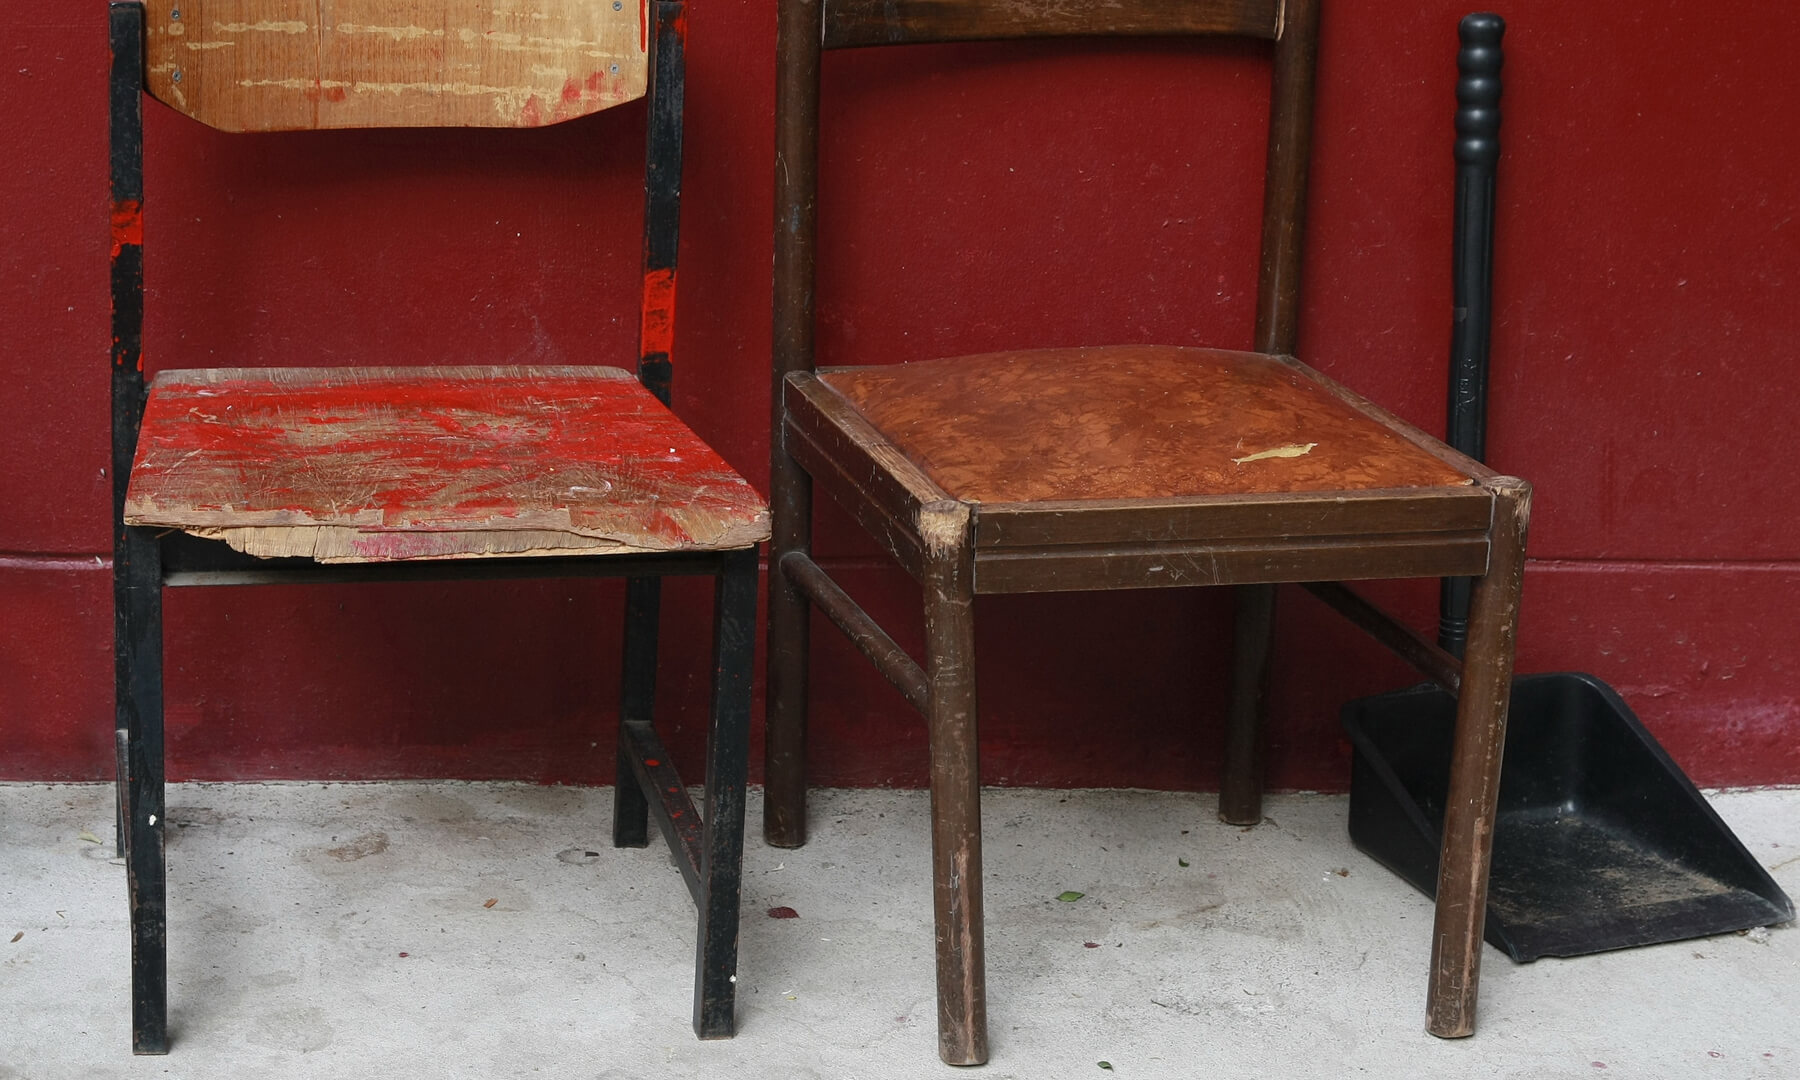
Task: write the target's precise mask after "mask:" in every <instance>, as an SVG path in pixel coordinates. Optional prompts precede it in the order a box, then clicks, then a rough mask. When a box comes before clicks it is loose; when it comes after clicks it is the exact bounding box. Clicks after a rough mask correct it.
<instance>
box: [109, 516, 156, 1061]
mask: <svg viewBox="0 0 1800 1080" xmlns="http://www.w3.org/2000/svg"><path fill="white" fill-rule="evenodd" d="M121 550H123V551H124V552H125V553H126V558H125V560H124V562H125V565H124V566H122V567H118V566H115V568H114V582H115V590H116V591H115V596H114V600H115V603H117V605H118V607H119V612H118V616H119V617H118V618H117V619H116V620H115V631H116V633H117V639H116V642H115V647H116V648H117V649H118V650H119V662H118V665H117V677H118V685H117V692H118V694H119V698H120V700H121V701H122V702H123V703H124V709H123V710H122V711H123V712H124V713H125V722H126V727H125V730H126V778H125V789H126V790H125V814H124V816H125V830H124V833H125V881H126V895H127V899H128V901H129V903H130V905H131V1049H132V1052H133V1053H136V1054H166V1053H168V1052H169V1022H168V1021H169V1004H168V1003H169V978H168V890H167V880H168V875H167V864H166V863H165V862H164V857H163V828H164V822H163V814H164V807H163V687H162V678H163V672H162V560H161V552H160V551H159V550H158V542H157V540H156V539H155V538H154V537H153V536H151V535H149V534H148V533H146V532H144V531H143V530H140V529H129V530H127V536H126V539H125V542H124V544H122V545H121Z"/></svg>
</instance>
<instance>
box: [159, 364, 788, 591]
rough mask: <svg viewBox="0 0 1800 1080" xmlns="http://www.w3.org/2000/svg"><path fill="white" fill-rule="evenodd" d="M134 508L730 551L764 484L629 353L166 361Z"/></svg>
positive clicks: (388, 533)
mask: <svg viewBox="0 0 1800 1080" xmlns="http://www.w3.org/2000/svg"><path fill="white" fill-rule="evenodd" d="M125 517H126V521H127V522H129V523H130V524H133V525H148V526H159V525H160V526H168V527H170V528H176V529H182V530H185V531H187V532H191V533H195V534H197V535H202V536H211V537H215V538H218V539H222V540H225V541H227V542H229V543H230V544H231V545H232V546H233V547H236V548H238V549H239V550H241V551H247V552H249V553H251V554H254V555H262V556H284V555H299V556H310V557H313V558H316V559H318V560H320V561H321V562H376V561H388V560H399V559H419V558H454V557H468V556H483V555H496V556H501V555H523V554H530V555H547V554H601V553H606V552H639V551H673V550H724V549H730V548H741V547H748V546H750V545H752V544H755V543H757V542H759V541H761V540H764V539H766V538H767V537H768V535H769V528H768V511H767V510H766V509H765V508H764V507H763V504H762V501H761V499H760V498H758V496H757V494H756V492H755V491H754V490H753V489H752V488H751V487H750V485H749V484H748V483H747V482H746V481H745V480H744V479H743V478H742V477H740V476H738V475H737V474H736V473H735V472H733V471H732V470H731V467H730V466H729V465H727V464H726V463H725V461H724V460H723V459H722V458H720V457H719V456H718V454H716V453H715V452H713V451H712V450H711V449H710V448H708V447H707V446H706V444H705V443H703V442H701V441H700V439H699V438H698V437H697V436H696V435H694V434H693V432H691V431H689V430H688V429H687V427H686V426H684V425H683V424H682V423H681V421H679V420H678V419H676V417H675V415H674V414H673V413H671V412H670V411H669V410H668V409H667V408H666V407H664V406H663V405H662V404H661V403H660V402H658V401H657V400H656V399H655V398H653V397H652V396H651V395H650V393H649V392H648V391H647V390H645V389H644V388H643V387H642V386H641V385H639V384H638V382H637V381H636V379H635V378H633V377H632V376H631V375H630V374H628V373H627V372H624V371H621V370H619V369H617V368H591V367H555V368H499V367H494V368H398V369H378V368H376V369H367V368H365V369H349V368H313V369H296V368H268V369H255V370H231V369H215V370H206V371H165V372H163V373H161V374H160V375H158V376H157V379H156V382H155V384H154V385H153V386H152V388H151V393H150V400H149V403H148V404H147V405H146V407H145V414H144V426H143V432H142V434H141V436H140V437H139V440H138V448H137V457H136V462H135V464H134V466H133V469H132V477H131V489H130V492H129V494H128V496H127V498H126V508H125Z"/></svg>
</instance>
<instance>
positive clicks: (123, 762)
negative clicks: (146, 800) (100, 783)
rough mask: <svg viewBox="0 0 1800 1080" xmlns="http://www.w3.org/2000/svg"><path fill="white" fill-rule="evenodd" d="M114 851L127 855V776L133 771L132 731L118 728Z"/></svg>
mask: <svg viewBox="0 0 1800 1080" xmlns="http://www.w3.org/2000/svg"><path fill="white" fill-rule="evenodd" d="M113 758H114V761H113V853H114V854H115V855H116V856H117V857H118V858H121V859H123V858H124V857H125V823H126V822H127V821H129V820H130V818H129V817H127V816H126V814H125V804H126V802H127V801H129V800H128V798H127V795H126V792H127V791H128V790H129V786H128V785H127V784H126V781H125V778H126V777H127V776H129V775H130V773H131V732H129V731H127V730H125V729H124V728H122V727H121V728H118V729H116V730H115V731H114V732H113Z"/></svg>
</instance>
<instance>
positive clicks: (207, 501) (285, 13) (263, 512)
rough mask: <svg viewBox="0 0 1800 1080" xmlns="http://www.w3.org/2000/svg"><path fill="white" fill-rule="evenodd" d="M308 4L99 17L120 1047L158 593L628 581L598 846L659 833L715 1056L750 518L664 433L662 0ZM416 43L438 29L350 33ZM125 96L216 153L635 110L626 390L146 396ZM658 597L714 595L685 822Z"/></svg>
mask: <svg viewBox="0 0 1800 1080" xmlns="http://www.w3.org/2000/svg"><path fill="white" fill-rule="evenodd" d="M318 10H319V9H318V8H317V6H316V5H314V4H310V3H308V4H286V5H283V4H280V3H269V2H266V0H264V2H253V0H182V2H181V3H179V4H165V5H162V6H160V7H157V8H155V9H154V10H151V11H149V12H146V9H145V7H144V5H143V4H141V3H139V2H138V0H128V2H114V3H113V4H112V6H111V40H112V64H111V121H112V122H111V150H112V176H111V180H112V227H113V245H112V296H113V349H112V387H113V392H112V402H113V457H112V466H113V475H114V510H115V518H114V521H115V523H116V526H117V527H116V530H115V534H116V541H115V548H114V560H115V561H114V582H115V599H116V626H117V678H118V728H119V735H120V740H119V741H120V756H121V761H120V767H121V768H120V772H121V787H122V789H123V794H122V798H121V828H120V840H119V842H120V844H121V846H122V848H123V849H124V851H125V854H126V860H127V861H126V865H127V872H128V875H129V892H130V903H131V937H132V961H131V974H132V1048H133V1049H134V1050H135V1051H136V1052H138V1053H144V1054H155V1053H164V1052H166V1051H167V1049H168V1026H167V972H166V956H167V953H166V943H165V936H166V916H165V899H166V896H165V894H166V877H165V862H164V856H163V832H164V828H165V821H164V807H163V716H162V712H163V702H162V673H163V665H162V649H163V636H162V590H163V588H164V587H165V586H185V585H239V584H263V583H273V582H325V581H331V582H362V581H394V580H405V581H416V580H423V579H433V580H435V579H441V578H525V577H547V576H603V577H623V578H626V579H627V583H626V586H625V590H626V610H625V636H624V656H623V669H624V670H623V675H622V680H621V682H622V690H621V700H620V706H619V721H620V723H619V731H618V780H617V795H616V798H615V807H614V819H613V843H614V844H615V845H619V846H642V845H644V844H645V843H646V842H647V833H648V824H649V820H650V819H651V818H654V819H655V821H656V823H657V825H658V826H659V827H660V829H661V831H662V833H663V836H664V837H665V839H666V840H667V841H668V843H669V846H670V848H671V850H672V853H673V855H674V857H675V861H676V863H677V865H678V866H679V868H680V870H681V873H682V875H683V877H684V878H685V879H686V882H687V886H688V890H689V892H690V893H691V894H692V895H693V898H694V901H695V903H696V905H697V907H698V909H699V937H698V945H697V956H696V975H695V989H694V1017H693V1023H694V1029H695V1031H696V1032H697V1033H698V1034H699V1035H700V1036H701V1037H702V1038H722V1037H726V1036H729V1035H731V1034H732V1031H733V1000H734V985H733V984H734V983H735V981H736V976H735V975H734V971H735V968H736V965H737V933H738V898H739V879H740V867H741V862H742V851H743V816H744V785H745V769H746V762H747V758H748V729H749V721H750V700H749V698H750V685H751V677H750V663H751V652H752V640H753V637H752V630H753V623H754V621H755V608H756V571H757V550H758V545H759V543H760V542H761V541H762V540H764V539H765V538H766V537H767V536H768V512H767V510H766V508H765V507H764V505H763V504H762V502H761V500H760V499H759V498H758V497H757V494H756V492H755V491H754V490H752V489H751V487H750V486H749V484H747V483H746V482H745V481H744V480H743V478H741V477H739V476H738V475H737V474H736V473H734V472H733V471H732V470H731V468H730V467H729V466H727V465H726V463H725V461H724V460H723V459H722V458H720V457H719V455H718V454H717V453H715V452H714V451H713V450H711V449H710V448H708V447H707V446H706V445H705V444H704V443H702V442H701V441H700V439H699V438H698V437H696V436H695V435H694V433H693V432H691V431H689V430H688V429H687V427H686V426H684V425H683V424H682V423H681V422H680V421H679V420H677V419H676V418H675V416H674V414H673V413H671V412H670V411H669V409H668V401H669V381H670V360H669V351H670V346H671V342H672V337H673V326H672V321H671V320H672V313H673V301H674V282H675V256H676V247H677V243H676V241H677V231H678V224H679V193H680V175H681V114H682V93H683V42H684V38H685V33H686V14H685V5H684V3H683V2H682V0H649V3H648V5H647V7H641V6H640V4H639V2H638V0H630V3H628V4H627V3H623V2H621V0H536V3H535V4H531V3H527V4H525V5H523V6H521V5H517V4H515V5H500V6H496V5H491V4H486V3H479V2H476V0H448V2H446V3H441V4H423V3H420V2H417V0H337V2H336V3H335V4H334V5H332V8H331V15H332V18H331V19H329V20H321V19H320V18H319V16H318V15H317V12H318ZM322 21H323V22H328V23H329V25H320V23H321V22H322ZM415 23H426V24H429V26H430V27H431V28H434V29H431V30H428V31H425V32H422V33H418V34H413V33H360V34H359V33H355V32H353V31H354V30H355V29H356V28H359V27H360V28H365V29H366V28H375V29H380V28H384V27H401V28H406V27H413V26H414V24H415ZM275 24H279V25H275ZM345 24H349V27H350V28H349V29H346V28H345ZM271 26H273V29H271ZM419 29H423V28H419ZM446 72H451V73H453V74H454V76H455V77H454V78H450V77H447V76H446V74H445V73H446ZM146 89H147V90H148V92H149V93H150V94H151V95H152V96H154V97H155V98H157V99H158V100H160V101H162V102H163V103H165V104H167V105H169V106H171V107H173V108H175V109H178V110H180V111H182V112H184V113H187V114H188V115H189V116H192V117H193V118H195V119H197V120H200V121H202V122H204V123H206V124H209V125H212V126H214V127H217V128H221V129H225V130H230V131H269V130H296V129H318V128H343V127H383V126H387V127H402V126H423V125H431V126H482V127H535V126H539V125H541V124H548V123H552V122H556V121H560V120H567V119H573V118H575V117H578V116H582V115H585V114H588V113H592V112H595V111H597V110H599V109H603V108H607V107H609V106H612V105H616V104H619V103H621V102H625V101H630V100H633V99H635V98H639V97H644V96H646V94H647V95H648V97H649V99H650V100H649V116H650V120H649V136H648V149H647V155H648V160H647V167H646V179H645V223H644V263H643V270H644V278H643V280H644V294H643V322H642V326H641V338H640V355H639V356H637V357H635V358H634V359H635V365H634V366H635V368H636V373H635V377H634V375H633V374H632V373H630V372H627V371H623V370H620V369H619V368H616V367H423V368H418V367H412V368H407V367H401V368H370V369H350V368H277V369H262V370H248V369H229V370H191V371H186V370H164V371H161V372H159V373H157V374H156V377H155V379H154V380H153V381H152V382H151V383H150V385H149V387H148V391H147V392H146V386H145V378H146V374H145V372H144V370H143V356H142V352H141V341H142V336H141V335H142V325H143V316H144V287H143V275H144V270H145V260H144V254H143V247H142V244H143V234H142V221H143V215H144V206H145V203H144V191H143V129H142V107H143V105H142V101H143V93H144V92H145V90H146ZM169 226H170V227H175V223H173V222H170V223H169ZM149 269H150V271H151V272H152V273H155V272H156V264H155V262H154V260H152V261H151V262H150V265H149ZM669 574H677V575H709V576H712V577H715V578H716V579H717V586H716V590H715V593H714V625H713V664H714V670H713V676H712V679H713V682H712V698H711V710H712V715H711V720H710V727H709V731H708V738H707V750H706V763H705V769H706V784H705V796H704V798H703V800H702V806H701V807H700V808H699V810H698V811H697V810H696V808H695V807H694V805H693V803H692V802H691V801H690V799H689V798H688V796H687V794H686V788H685V787H684V785H683V783H682V781H681V779H680V777H679V776H678V775H677V774H676V771H675V769H674V767H673V766H672V765H671V764H670V763H669V757H668V754H667V752H666V751H665V749H664V748H663V746H662V744H661V742H660V740H659V739H658V737H657V734H656V731H655V729H654V728H653V726H652V704H653V702H652V698H653V693H654V689H655V682H656V658H657V637H656V634H657V623H658V609H659V598H660V585H661V578H662V576H664V575H669Z"/></svg>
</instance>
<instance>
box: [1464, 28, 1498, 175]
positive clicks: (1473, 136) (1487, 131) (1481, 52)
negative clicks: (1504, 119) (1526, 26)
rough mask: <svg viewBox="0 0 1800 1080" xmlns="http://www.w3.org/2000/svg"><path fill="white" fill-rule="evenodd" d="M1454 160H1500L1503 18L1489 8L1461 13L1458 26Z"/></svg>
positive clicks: (1482, 162)
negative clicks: (1460, 41)
mask: <svg viewBox="0 0 1800 1080" xmlns="http://www.w3.org/2000/svg"><path fill="white" fill-rule="evenodd" d="M1457 31H1458V33H1459V34H1460V35H1461V37H1462V51H1461V52H1459V53H1457V54H1456V70H1457V71H1458V72H1459V73H1460V74H1461V78H1459V79H1457V81H1456V161H1457V164H1459V165H1490V166H1491V165H1493V164H1494V163H1495V162H1496V161H1498V160H1500V64H1501V60H1502V57H1501V53H1500V39H1501V37H1503V36H1504V35H1505V34H1506V20H1505V19H1502V18H1501V17H1500V16H1498V15H1495V14H1492V13H1491V12H1485V11H1478V12H1476V13H1475V14H1473V15H1465V16H1463V20H1462V24H1461V25H1460V26H1458V27H1457Z"/></svg>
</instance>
